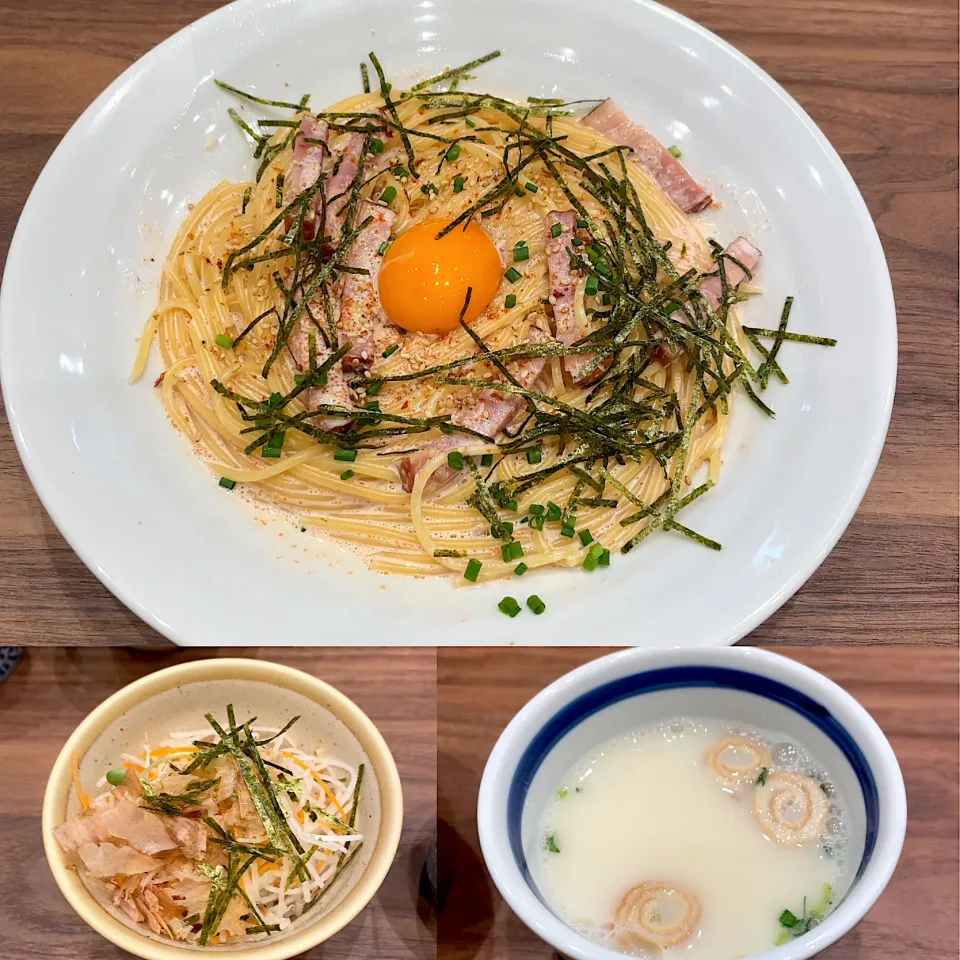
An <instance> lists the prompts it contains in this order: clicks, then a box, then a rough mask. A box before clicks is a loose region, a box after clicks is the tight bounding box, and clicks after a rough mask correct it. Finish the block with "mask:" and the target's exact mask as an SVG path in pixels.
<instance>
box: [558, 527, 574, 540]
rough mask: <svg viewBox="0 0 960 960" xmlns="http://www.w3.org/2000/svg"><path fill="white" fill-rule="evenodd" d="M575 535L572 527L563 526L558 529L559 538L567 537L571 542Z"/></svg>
mask: <svg viewBox="0 0 960 960" xmlns="http://www.w3.org/2000/svg"><path fill="white" fill-rule="evenodd" d="M576 534H577V531H576V530H575V529H574V528H573V527H570V526H565V527H561V528H560V536H561V537H568V538H569V539H570V540H572V539H573V538H574V537H575V536H576Z"/></svg>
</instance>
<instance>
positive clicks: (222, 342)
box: [217, 333, 233, 350]
mask: <svg viewBox="0 0 960 960" xmlns="http://www.w3.org/2000/svg"><path fill="white" fill-rule="evenodd" d="M217 346H218V347H223V349H224V350H230V349H231V348H232V347H233V340H232V339H231V338H230V337H228V336H227V335H226V334H225V333H218V334H217Z"/></svg>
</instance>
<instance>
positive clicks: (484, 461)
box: [480, 453, 493, 467]
mask: <svg viewBox="0 0 960 960" xmlns="http://www.w3.org/2000/svg"><path fill="white" fill-rule="evenodd" d="M480 466H481V467H492V466H493V454H492V453H485V454H484V455H483V456H482V457H481V458H480Z"/></svg>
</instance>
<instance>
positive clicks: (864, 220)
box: [0, 0, 899, 647]
mask: <svg viewBox="0 0 960 960" xmlns="http://www.w3.org/2000/svg"><path fill="white" fill-rule="evenodd" d="M267 2H269V0H233V2H231V3H228V4H226V5H225V6H223V7H220V8H218V9H216V10H213V11H211V12H209V13H207V14H205V15H204V16H202V17H200V18H198V19H197V20H194V21H192V22H191V23H189V24H187V25H186V26H184V27H182V28H180V29H179V30H177V31H176V32H175V33H173V34H171V35H170V36H169V37H166V38H165V39H163V40H161V41H160V42H159V43H158V44H156V45H155V46H153V47H152V48H150V49H149V50H148V51H147V52H146V53H144V54H143V55H142V56H141V57H139V58H137V59H136V60H135V61H134V62H133V63H132V64H130V65H129V66H128V67H127V68H126V69H125V70H123V72H122V73H120V75H119V76H117V77H116V78H115V79H114V80H113V81H112V82H111V83H110V84H108V86H107V87H106V88H105V89H104V90H103V91H102V92H101V93H100V94H98V95H97V97H96V98H95V99H94V100H93V101H92V102H91V103H90V104H89V106H87V107H86V108H85V109H84V110H83V111H82V113H81V114H80V115H79V117H77V119H76V120H75V121H74V122H73V123H72V124H71V125H70V128H69V129H68V130H67V132H66V133H65V134H64V135H63V137H62V138H61V139H60V141H59V143H58V144H57V146H56V147H55V148H54V150H53V152H52V153H51V155H50V157H49V158H48V159H47V161H46V162H45V164H44V165H43V167H42V169H41V171H40V173H39V174H38V176H37V178H36V180H35V182H34V184H33V186H32V187H31V188H30V191H29V193H28V195H27V199H26V201H25V202H24V205H23V207H22V209H21V211H20V214H19V216H18V218H17V224H16V227H15V228H14V232H13V235H12V237H11V240H10V245H9V248H8V250H7V258H6V263H5V265H4V271H3V276H2V278H0V387H2V392H3V400H4V408H5V411H6V415H7V420H8V422H9V425H10V432H11V434H12V435H13V439H14V444H15V446H16V449H17V452H18V454H19V456H20V460H21V463H22V464H23V468H24V470H25V472H26V474H27V477H28V479H29V480H30V483H31V486H32V487H33V490H34V492H35V493H36V495H37V498H38V499H39V500H40V502H41V504H42V505H43V508H44V510H45V511H46V512H47V515H48V516H49V517H50V519H51V520H52V521H53V523H54V525H55V526H56V528H57V530H58V532H59V534H60V535H61V536H62V537H63V539H64V540H65V541H66V542H67V544H68V545H69V546H70V548H71V549H72V550H73V551H74V553H76V555H77V556H78V557H79V558H80V560H81V562H82V563H83V564H84V566H86V567H87V569H88V570H90V572H91V573H93V574H94V576H95V577H96V578H97V579H98V580H99V581H100V582H101V583H102V584H103V585H104V586H105V587H106V588H107V589H108V590H109V591H110V593H111V594H112V595H113V596H114V597H115V598H116V599H117V600H119V601H120V602H121V603H122V604H123V605H124V606H125V607H126V608H127V609H128V610H130V611H131V612H132V613H134V614H135V615H136V616H137V617H138V618H139V619H140V620H142V621H143V622H144V623H146V624H147V625H148V626H150V627H151V628H153V629H154V630H156V631H157V632H158V633H160V634H161V635H162V636H163V637H165V638H166V639H168V640H170V641H171V642H173V643H175V644H176V645H178V646H185V647H192V646H205V645H207V641H205V640H203V639H202V638H191V637H189V636H188V635H185V634H184V633H183V632H182V631H177V630H176V629H174V628H173V627H172V626H171V625H170V624H168V623H167V622H166V621H165V620H164V619H163V618H162V617H161V616H159V615H158V614H156V613H154V612H153V611H151V610H150V609H148V608H147V607H145V606H144V605H143V604H142V603H141V602H140V601H139V600H138V599H137V598H136V597H135V596H134V594H133V593H131V592H130V591H129V590H128V589H125V588H124V587H123V586H121V585H120V584H119V583H118V582H117V580H116V579H115V576H114V575H112V574H111V573H110V572H108V571H107V570H106V569H104V568H103V567H102V566H101V565H100V563H99V562H98V561H97V559H96V557H95V556H94V554H95V553H96V552H97V551H96V548H95V547H92V546H91V547H87V546H84V544H83V543H81V542H80V540H79V538H78V537H76V536H75V531H74V530H71V521H70V517H69V508H67V507H66V506H65V505H64V504H59V505H58V504H57V503H56V491H55V487H54V485H53V484H52V482H50V481H49V480H48V478H46V477H44V476H43V475H42V472H41V468H40V467H39V465H38V464H37V462H36V461H35V459H33V457H32V455H31V454H30V451H29V450H28V445H27V439H26V438H25V436H24V435H23V431H22V429H21V425H20V422H19V420H18V418H17V416H16V415H15V413H14V410H13V407H14V404H15V401H14V400H13V399H12V398H11V395H10V393H9V391H8V390H7V389H6V384H7V383H8V382H9V378H8V376H7V375H6V373H5V371H6V370H7V368H8V366H9V364H10V363H11V362H12V361H11V360H9V359H8V357H9V351H8V350H7V349H6V347H7V345H8V344H7V341H8V339H9V337H10V334H9V332H8V331H9V329H10V328H11V326H12V324H13V321H12V319H5V318H7V317H8V314H10V313H11V312H12V311H11V309H10V307H9V306H8V300H9V298H10V294H9V292H8V290H9V284H8V283H7V275H8V272H9V271H10V270H11V264H12V263H13V262H14V261H15V260H17V259H19V257H20V246H21V245H22V244H23V243H24V242H25V241H24V240H23V234H24V233H25V229H24V227H23V224H24V222H25V221H26V220H27V219H28V217H30V216H31V215H32V214H33V207H35V206H36V205H37V203H38V197H39V196H40V193H41V191H42V189H43V188H44V187H45V185H46V182H47V181H48V180H49V179H50V178H51V177H53V176H54V175H56V173H57V172H58V168H59V167H61V166H63V164H64V161H65V158H66V157H68V151H69V149H70V145H71V142H72V140H73V139H74V138H75V137H78V136H80V135H81V133H82V132H83V131H85V130H88V129H89V127H90V126H91V123H92V121H93V120H94V118H95V117H96V116H97V115H98V114H99V113H100V112H101V110H102V108H103V106H104V105H105V104H107V103H108V102H109V101H110V100H111V99H112V98H113V97H114V96H115V95H116V93H117V91H118V90H119V89H121V88H122V87H124V86H127V85H128V84H130V83H131V82H132V81H135V79H136V75H137V74H139V73H141V72H142V71H143V70H144V69H145V68H146V67H148V66H150V65H151V64H153V63H154V61H156V60H158V59H160V58H161V57H164V56H166V55H168V54H169V52H170V51H171V50H172V49H173V48H175V47H176V46H178V45H179V44H181V43H183V42H184V41H185V40H186V38H187V37H189V36H190V35H191V34H192V33H193V32H195V31H196V30H198V29H200V28H201V27H202V25H203V24H205V23H206V22H207V21H212V20H218V19H220V18H221V17H230V16H232V15H235V14H236V13H237V12H238V11H240V10H242V9H243V8H246V7H258V6H263V5H264V4H265V3H267ZM286 2H292V3H294V4H295V3H296V2H297V0H286ZM620 2H623V3H624V4H632V5H634V6H638V7H644V8H646V9H648V10H650V11H652V12H653V13H655V14H658V15H660V16H664V17H666V18H667V19H669V20H672V21H673V22H674V23H676V24H679V25H680V26H682V27H684V28H685V29H688V30H691V31H693V32H694V33H695V34H696V35H697V36H699V37H700V38H701V39H703V40H705V41H707V42H709V43H710V44H711V45H713V46H714V47H716V48H718V49H719V50H720V51H722V52H723V53H724V54H726V55H727V56H730V57H732V58H733V59H734V60H735V61H736V62H738V63H739V64H740V65H741V66H742V67H743V68H745V69H746V70H747V71H748V72H749V73H751V74H752V75H753V76H754V78H755V79H756V80H757V81H759V82H760V83H761V84H763V85H764V86H765V87H766V88H767V89H768V90H770V91H771V92H772V93H773V94H775V95H776V97H777V99H778V101H779V102H780V103H781V104H783V106H784V107H785V108H786V109H788V110H789V111H790V112H791V113H792V114H793V115H794V117H795V118H796V119H798V120H799V121H800V123H801V124H802V125H803V127H804V128H805V130H806V132H807V133H808V134H809V135H810V136H811V137H812V138H813V140H814V141H815V142H816V144H817V146H818V147H819V148H820V149H821V150H822V151H823V153H824V155H825V156H826V158H827V159H828V160H829V161H830V162H831V164H832V166H833V167H834V169H835V171H836V172H837V174H838V175H839V176H840V178H841V181H842V185H843V186H844V188H845V190H846V196H847V197H848V198H849V201H850V212H851V214H852V215H855V217H856V220H857V222H858V225H859V227H860V229H861V230H862V233H863V241H864V248H863V249H864V251H865V252H866V253H867V254H868V262H869V263H870V265H871V269H872V270H873V272H874V273H875V274H876V276H875V278H874V279H875V281H877V282H878V283H879V287H878V289H877V291H876V293H877V297H878V300H879V301H880V304H881V307H882V310H881V312H880V314H879V316H880V318H881V325H882V327H883V328H884V329H885V331H886V337H885V339H884V341H883V353H884V354H886V356H885V367H888V368H889V369H888V370H887V372H886V376H885V378H884V380H885V383H884V387H883V401H884V403H883V409H882V410H881V411H880V412H879V414H878V416H877V417H876V418H875V420H874V421H873V423H872V435H871V436H869V438H868V440H869V443H868V444H867V447H866V455H865V456H864V458H863V459H862V461H861V465H860V468H859V470H858V473H857V478H856V483H854V484H851V486H850V489H849V491H848V495H847V498H846V500H845V502H844V503H843V505H842V508H841V509H839V510H838V511H837V512H836V515H835V517H834V519H833V521H832V523H831V524H830V526H829V528H828V529H827V530H826V532H825V534H824V535H823V536H822V537H821V538H820V540H819V542H817V543H816V544H811V546H810V548H809V549H808V550H807V558H806V559H805V561H804V562H803V563H798V564H797V565H796V567H795V569H794V572H793V573H792V574H791V575H789V576H788V577H786V578H785V579H784V580H783V582H782V583H781V585H780V587H779V589H777V590H776V592H774V593H772V594H771V595H770V596H769V597H768V598H767V599H766V600H765V601H763V602H762V603H760V604H758V605H756V606H755V607H754V609H753V610H752V611H751V612H750V613H749V614H748V615H746V616H742V617H740V618H739V619H738V620H737V622H736V623H735V624H733V625H732V626H731V627H730V629H729V630H728V631H727V632H726V633H725V634H718V635H716V636H714V637H713V638H711V639H710V640H707V641H706V642H703V641H695V642H694V643H692V644H691V646H693V647H710V646H729V645H732V644H734V643H737V642H738V641H739V640H741V639H743V637H745V636H747V635H748V634H749V633H751V632H752V631H753V630H755V629H756V628H757V627H758V626H759V625H760V624H762V623H763V622H765V621H766V620H767V619H769V618H770V617H771V616H772V615H773V614H774V613H776V611H777V610H779V609H780V607H782V606H783V605H784V604H785V603H786V602H787V601H788V600H789V599H790V598H791V597H792V596H793V595H794V594H795V593H796V592H797V591H798V590H799V589H800V588H801V587H802V586H803V585H804V584H805V583H806V582H807V581H808V580H809V579H810V578H811V577H812V576H813V574H814V573H816V571H817V570H818V569H819V567H820V565H821V564H822V563H823V561H824V560H825V559H826V557H827V556H828V555H829V553H830V552H831V551H832V550H833V548H834V547H835V546H836V544H837V542H838V541H839V539H840V537H841V536H843V534H844V532H845V531H846V530H847V528H848V527H849V526H850V523H851V522H852V520H853V518H854V516H855V515H856V512H857V510H858V509H859V507H860V504H861V503H862V502H863V498H864V497H865V495H866V492H867V489H868V488H869V486H870V482H871V481H872V479H873V476H874V474H875V472H876V468H877V465H878V464H879V461H880V456H881V454H882V452H883V447H884V444H885V441H886V437H887V433H888V431H889V427H890V421H891V417H892V414H893V404H894V399H895V395H896V384H897V372H898V366H899V336H898V330H897V310H896V300H895V297H894V291H893V282H892V278H891V276H890V269H889V265H888V263H887V259H886V254H885V252H884V249H883V244H882V241H881V240H880V235H879V231H878V230H877V226H876V223H875V221H874V219H873V216H872V214H871V213H870V209H869V207H868V206H867V203H866V201H865V200H864V198H863V194H862V193H861V191H860V188H859V187H858V185H857V183H856V180H855V179H854V178H853V175H852V174H851V173H850V171H849V169H848V168H847V165H846V164H845V163H844V161H843V158H842V157H841V156H840V154H839V153H838V151H837V150H836V149H835V148H834V146H833V144H832V143H831V142H830V141H829V139H828V138H827V137H826V135H825V134H824V133H823V132H822V131H821V130H820V128H819V127H818V126H817V124H816V123H815V122H814V120H813V119H812V117H810V115H809V114H808V113H807V112H806V110H804V108H803V107H802V106H801V104H800V103H799V102H798V101H797V100H796V99H795V98H794V97H793V96H792V95H791V94H790V93H789V92H788V91H787V90H786V89H785V88H784V87H783V86H781V85H780V84H779V83H778V82H777V81H776V80H775V79H774V78H773V77H772V76H771V75H770V74H768V73H767V72H766V71H765V70H764V69H763V68H762V67H761V66H759V65H758V64H757V63H756V62H754V61H753V60H752V59H750V58H749V57H748V56H747V55H746V54H744V53H742V52H741V51H740V50H738V49H737V48H736V47H734V46H733V45H732V44H731V43H729V42H728V41H726V40H724V39H723V38H722V37H720V36H719V35H718V34H716V33H714V32H713V31H711V30H709V29H708V28H706V27H704V26H703V25H702V24H700V23H698V22H697V21H695V20H693V19H691V18H690V17H687V16H686V15H684V14H682V13H679V12H678V11H676V10H673V9H672V8H670V7H666V6H664V5H663V4H661V3H658V2H656V0H620ZM881 268H882V269H881ZM437 639H438V638H436V637H433V636H430V637H427V638H426V639H425V640H420V639H417V638H415V637H414V638H410V637H405V638H404V643H405V644H409V645H411V646H447V645H455V644H449V643H438V642H436V641H437ZM598 643H599V641H598ZM312 645H316V646H324V645H326V644H319V643H316V642H315V641H314V642H313V643H312ZM377 645H381V646H385V644H382V643H381V644H377ZM476 645H477V646H480V645H481V644H480V643H477V644H476ZM482 645H484V646H495V645H497V644H494V643H489V642H487V643H484V644H482ZM531 645H536V644H535V643H531ZM540 645H544V646H546V645H548V644H543V643H541V644H540ZM549 645H553V644H549ZM587 645H590V644H587ZM594 645H597V644H594ZM634 645H635V644H630V646H634Z"/></svg>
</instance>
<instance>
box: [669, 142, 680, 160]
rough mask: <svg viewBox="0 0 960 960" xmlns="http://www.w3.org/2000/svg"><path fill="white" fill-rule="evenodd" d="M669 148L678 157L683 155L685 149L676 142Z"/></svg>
mask: <svg viewBox="0 0 960 960" xmlns="http://www.w3.org/2000/svg"><path fill="white" fill-rule="evenodd" d="M667 149H668V150H669V151H670V152H671V153H672V154H673V155H674V156H675V157H677V158H678V159H679V158H680V157H682V156H683V151H682V150H681V149H680V148H679V147H678V146H677V145H676V144H675V143H674V144H671V145H670V146H669V147H667Z"/></svg>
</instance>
